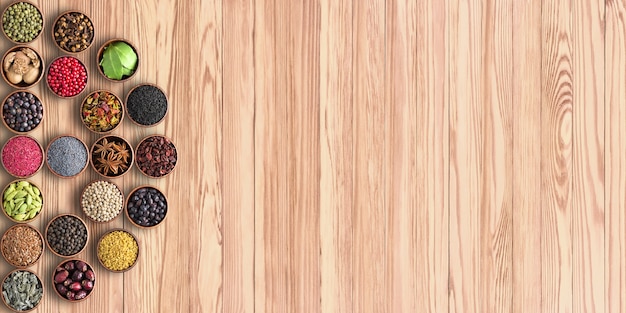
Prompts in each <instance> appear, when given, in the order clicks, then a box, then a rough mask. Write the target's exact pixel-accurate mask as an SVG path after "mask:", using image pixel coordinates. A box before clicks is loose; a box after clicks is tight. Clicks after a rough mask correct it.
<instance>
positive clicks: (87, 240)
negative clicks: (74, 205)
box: [45, 214, 89, 258]
mask: <svg viewBox="0 0 626 313" xmlns="http://www.w3.org/2000/svg"><path fill="white" fill-rule="evenodd" d="M62 216H72V217H75V218H77V219H78V220H80V222H81V223H83V225H84V226H85V230H86V233H87V238H85V244H84V245H83V247H82V248H81V249H80V250H78V252H76V253H74V254H72V255H63V254H59V253H58V252H57V251H56V250H54V249H52V247H51V246H50V243H49V242H48V229H49V228H50V225H52V222H53V221H54V220H56V219H57V218H60V217H62ZM45 241H46V246H47V247H48V250H50V251H51V252H52V253H53V254H54V255H56V256H59V257H62V258H72V257H74V256H76V255H78V254H80V253H81V252H83V251H84V250H85V248H86V247H87V243H89V228H88V227H87V224H86V223H85V221H84V220H83V219H82V218H80V217H78V216H77V215H74V214H59V215H57V216H55V217H54V218H52V219H51V220H50V222H48V224H47V225H46V229H45Z"/></svg>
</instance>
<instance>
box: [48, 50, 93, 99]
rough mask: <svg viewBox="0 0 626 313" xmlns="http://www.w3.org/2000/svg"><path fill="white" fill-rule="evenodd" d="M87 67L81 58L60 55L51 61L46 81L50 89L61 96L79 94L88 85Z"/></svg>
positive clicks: (71, 96) (69, 96)
mask: <svg viewBox="0 0 626 313" xmlns="http://www.w3.org/2000/svg"><path fill="white" fill-rule="evenodd" d="M87 77H88V75H87V68H86V67H85V64H83V62H81V61H80V60H79V59H77V58H75V57H72V56H60V57H58V58H56V59H54V60H53V61H52V62H50V65H48V73H47V75H46V82H47V85H48V89H50V91H52V93H54V94H55V95H57V96H59V97H61V98H73V97H76V96H78V95H79V94H80V93H81V92H83V90H85V86H87Z"/></svg>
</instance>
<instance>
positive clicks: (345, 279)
mask: <svg viewBox="0 0 626 313" xmlns="http://www.w3.org/2000/svg"><path fill="white" fill-rule="evenodd" d="M320 19H321V23H320V27H321V28H320V187H319V188H320V249H321V251H320V271H321V287H320V288H321V290H320V292H321V310H322V312H326V313H335V312H346V313H351V312H353V303H352V276H353V270H352V262H353V261H352V260H353V259H352V254H353V252H352V227H353V222H352V216H353V210H354V206H353V201H354V200H353V197H352V192H353V186H354V182H353V179H352V176H353V160H354V156H353V151H352V146H353V137H352V127H353V126H352V125H353V124H352V117H353V103H352V89H353V87H352V86H353V81H352V73H353V70H352V60H353V59H352V54H353V40H352V1H351V0H350V1H349V0H338V1H321V13H320Z"/></svg>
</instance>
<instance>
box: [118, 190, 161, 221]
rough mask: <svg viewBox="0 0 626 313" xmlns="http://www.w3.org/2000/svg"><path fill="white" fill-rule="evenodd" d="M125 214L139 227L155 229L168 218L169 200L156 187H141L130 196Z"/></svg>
mask: <svg viewBox="0 0 626 313" xmlns="http://www.w3.org/2000/svg"><path fill="white" fill-rule="evenodd" d="M124 212H126V216H127V217H128V219H129V220H130V222H131V223H133V225H135V226H137V227H140V228H151V227H155V226H158V225H160V224H161V223H162V222H163V220H165V217H166V216H167V199H166V198H165V195H164V194H163V193H162V192H161V191H160V190H159V189H157V188H156V187H152V186H139V187H137V188H135V189H133V191H131V192H130V194H129V195H128V198H127V199H126V205H125V210H124Z"/></svg>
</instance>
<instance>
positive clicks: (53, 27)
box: [51, 10, 96, 54]
mask: <svg viewBox="0 0 626 313" xmlns="http://www.w3.org/2000/svg"><path fill="white" fill-rule="evenodd" d="M80 14H82V15H83V16H85V18H87V20H88V21H89V22H91V25H92V26H94V25H93V20H92V19H91V18H90V17H89V16H88V15H87V14H85V13H84V12H80V11H76V10H69V11H65V12H63V13H61V14H59V16H57V18H56V19H55V20H54V23H52V30H51V34H52V41H54V45H55V46H57V48H59V49H60V50H61V51H63V52H65V53H70V54H78V53H81V52H84V51H86V50H87V49H89V47H91V46H92V44H93V41H94V39H95V38H96V28H95V26H94V29H93V36H92V37H91V41H89V44H88V45H87V47H86V48H85V49H83V50H80V51H72V50H68V49H65V48H63V47H61V44H60V43H59V42H57V40H56V36H55V35H54V34H55V32H56V25H57V23H58V22H59V20H60V19H61V18H62V17H64V16H66V15H80Z"/></svg>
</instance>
